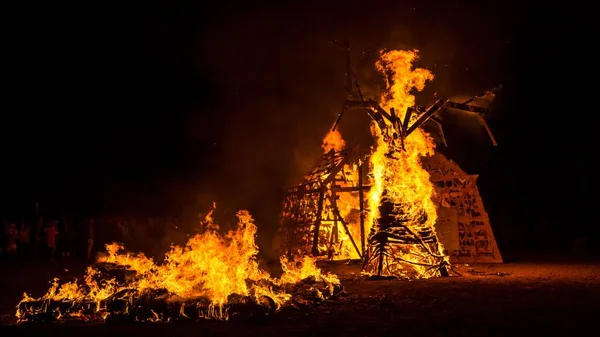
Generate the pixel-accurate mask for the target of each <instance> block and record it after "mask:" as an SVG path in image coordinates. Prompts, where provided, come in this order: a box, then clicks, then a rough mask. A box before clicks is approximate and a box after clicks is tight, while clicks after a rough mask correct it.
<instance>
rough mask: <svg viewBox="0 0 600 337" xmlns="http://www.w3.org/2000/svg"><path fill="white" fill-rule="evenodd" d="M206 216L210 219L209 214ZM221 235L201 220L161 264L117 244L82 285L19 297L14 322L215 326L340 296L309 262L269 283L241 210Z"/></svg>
mask: <svg viewBox="0 0 600 337" xmlns="http://www.w3.org/2000/svg"><path fill="white" fill-rule="evenodd" d="M209 215H210V213H209ZM237 218H238V222H237V227H236V228H235V229H233V230H231V231H229V232H228V233H227V234H225V235H219V234H218V233H217V232H216V228H218V226H216V225H214V224H213V223H212V221H210V217H207V221H206V222H207V223H206V224H205V229H206V231H205V232H204V233H201V234H197V235H195V236H194V237H192V238H191V239H190V240H189V241H188V243H187V244H186V246H185V247H178V246H173V247H172V248H171V250H170V252H168V253H167V254H166V256H165V261H164V263H162V264H155V263H154V261H153V260H152V259H149V258H147V257H145V256H144V255H143V254H138V255H132V254H129V253H121V252H120V251H121V250H122V249H123V247H122V246H120V245H119V244H111V245H107V247H106V248H107V252H108V254H107V255H106V256H104V257H101V258H100V259H99V260H98V263H97V264H96V265H95V266H93V267H88V269H87V273H86V275H85V277H84V280H83V283H82V284H80V283H78V282H77V280H74V281H72V282H68V283H64V284H62V285H59V282H58V280H57V279H55V280H54V282H53V284H52V286H51V288H50V289H49V290H48V292H47V293H46V294H45V295H44V296H42V297H41V298H32V297H30V296H28V295H27V294H24V297H23V300H22V301H21V302H20V303H19V304H18V306H17V313H16V315H17V320H18V322H47V321H59V322H63V321H71V320H75V321H86V322H88V321H93V322H103V321H124V320H125V321H127V320H129V321H141V322H167V321H171V320H178V319H195V320H198V319H218V320H227V319H230V318H242V317H251V316H257V315H269V314H273V313H275V312H277V311H278V310H280V309H281V308H286V307H287V308H299V307H307V306H312V305H315V304H317V303H319V302H321V301H323V300H326V299H328V298H330V297H332V296H335V295H337V294H338V293H339V292H340V291H341V290H342V288H341V285H340V281H339V279H338V278H337V276H335V275H331V274H323V273H322V272H321V270H320V269H318V268H317V267H316V265H315V261H314V260H313V259H311V258H309V257H304V258H299V259H296V260H291V261H288V260H287V259H286V258H282V259H281V264H282V269H283V275H282V276H281V277H280V278H273V277H271V276H270V275H269V274H268V273H267V272H266V271H264V270H261V269H260V268H259V266H258V262H257V260H256V258H255V257H256V254H257V253H258V249H257V247H256V245H255V241H254V238H255V235H256V226H255V225H254V223H253V219H252V217H251V216H250V214H249V213H248V212H247V211H239V212H238V213H237Z"/></svg>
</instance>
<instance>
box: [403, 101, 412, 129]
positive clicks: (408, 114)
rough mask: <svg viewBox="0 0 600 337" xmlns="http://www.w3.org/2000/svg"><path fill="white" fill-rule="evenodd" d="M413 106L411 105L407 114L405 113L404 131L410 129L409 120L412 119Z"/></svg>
mask: <svg viewBox="0 0 600 337" xmlns="http://www.w3.org/2000/svg"><path fill="white" fill-rule="evenodd" d="M412 113H413V108H411V107H409V108H408V109H406V115H404V120H403V121H402V131H406V130H408V122H409V121H410V117H411V116H412ZM404 133H406V132H404Z"/></svg>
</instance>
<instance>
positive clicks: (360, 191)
mask: <svg viewBox="0 0 600 337" xmlns="http://www.w3.org/2000/svg"><path fill="white" fill-rule="evenodd" d="M358 151H359V153H358V158H361V153H360V148H359V150H358ZM364 198H365V197H364V192H363V164H362V160H360V159H359V164H358V210H359V212H360V213H359V215H360V252H361V257H362V256H364V255H365V209H364V208H365V207H364V203H365V200H364Z"/></svg>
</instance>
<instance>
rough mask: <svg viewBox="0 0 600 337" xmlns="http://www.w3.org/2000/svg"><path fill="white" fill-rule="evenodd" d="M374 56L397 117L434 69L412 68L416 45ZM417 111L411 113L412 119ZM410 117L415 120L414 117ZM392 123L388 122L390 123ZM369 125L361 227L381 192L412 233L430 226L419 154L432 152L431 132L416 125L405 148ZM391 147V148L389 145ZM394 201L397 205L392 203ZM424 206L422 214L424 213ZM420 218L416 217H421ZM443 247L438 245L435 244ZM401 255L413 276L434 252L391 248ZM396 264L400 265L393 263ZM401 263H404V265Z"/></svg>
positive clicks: (387, 104)
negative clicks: (368, 180)
mask: <svg viewBox="0 0 600 337" xmlns="http://www.w3.org/2000/svg"><path fill="white" fill-rule="evenodd" d="M380 56H381V57H380V60H379V61H377V63H376V67H377V69H378V70H379V71H380V72H381V73H383V74H384V75H385V76H384V77H385V79H386V87H387V91H386V92H385V93H384V94H383V95H382V96H381V106H382V107H383V108H384V109H385V110H387V111H390V110H391V109H392V108H393V109H394V110H395V112H396V115H397V116H399V117H400V120H404V116H405V114H406V112H407V109H408V108H409V107H412V106H414V105H415V96H414V95H412V94H411V92H412V90H418V91H421V90H423V88H424V86H425V83H426V82H427V81H430V80H432V79H433V74H432V73H431V72H430V71H428V70H426V69H420V68H417V69H413V65H412V64H413V62H414V61H415V60H416V59H417V51H416V50H414V51H404V50H391V51H387V52H385V51H384V52H382V53H381V55H380ZM416 117H417V116H413V119H414V118H416ZM413 121H414V120H413ZM390 129H391V126H390ZM371 131H372V133H373V136H374V137H375V138H376V145H375V150H374V151H373V153H372V154H371V157H370V164H371V174H372V177H373V179H372V186H371V189H370V191H369V194H368V204H369V213H368V215H367V220H366V226H367V228H366V230H367V231H369V230H370V229H371V227H373V226H374V225H375V224H376V222H377V221H378V219H379V218H380V210H379V206H380V205H381V203H382V201H383V197H384V193H385V198H387V199H388V200H390V201H392V202H393V203H394V204H395V205H401V206H400V207H401V208H402V209H401V210H397V211H399V212H401V213H403V214H405V215H406V218H409V219H413V220H415V221H409V222H408V226H409V229H411V231H412V232H414V233H419V232H420V231H421V229H422V228H430V229H433V228H434V224H435V222H436V219H437V212H436V207H435V204H434V202H433V200H432V197H433V194H434V187H433V184H432V183H431V181H430V176H429V172H427V171H426V170H425V169H424V168H423V167H422V166H421V157H422V156H429V155H432V154H433V152H434V148H435V143H434V141H433V139H432V137H431V136H430V135H429V134H427V133H426V132H425V131H423V130H422V129H421V128H417V129H416V130H415V131H414V132H412V133H411V134H410V135H409V136H408V137H407V138H406V139H405V141H404V144H403V146H404V148H403V149H398V148H396V147H401V146H402V144H390V143H388V142H386V141H385V140H384V137H383V134H382V133H383V132H388V130H381V129H380V127H379V126H378V125H377V124H376V123H372V126H371ZM392 147H395V148H392ZM397 207H398V206H397ZM423 212H424V213H425V214H426V216H425V217H423ZM423 218H425V220H424V222H423V221H416V220H417V219H423ZM438 248H439V251H440V252H442V251H443V248H442V247H441V245H440V246H439V247H438ZM396 253H398V254H400V255H401V256H400V258H401V259H404V260H406V261H410V262H415V263H417V264H415V265H411V267H412V268H415V271H416V274H417V275H416V276H424V274H425V270H426V267H425V266H421V265H419V264H432V263H433V261H429V260H430V259H433V257H429V256H424V255H423V254H419V253H417V252H415V251H413V250H411V249H410V247H409V249H407V250H401V251H398V252H396ZM396 267H397V268H402V266H400V265H398V266H396ZM404 268H406V266H404Z"/></svg>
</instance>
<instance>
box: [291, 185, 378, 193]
mask: <svg viewBox="0 0 600 337" xmlns="http://www.w3.org/2000/svg"><path fill="white" fill-rule="evenodd" d="M370 188H371V186H370V185H364V186H363V187H362V188H360V187H339V188H336V190H337V191H338V192H360V191H361V190H365V191H368V190H369V189H370ZM320 191H321V190H320V189H311V190H306V191H303V192H299V191H298V192H297V191H292V192H288V194H298V195H305V194H313V193H319V192H320Z"/></svg>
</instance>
